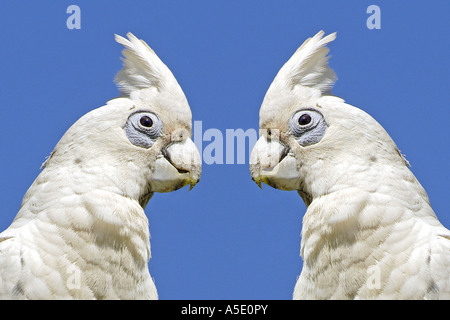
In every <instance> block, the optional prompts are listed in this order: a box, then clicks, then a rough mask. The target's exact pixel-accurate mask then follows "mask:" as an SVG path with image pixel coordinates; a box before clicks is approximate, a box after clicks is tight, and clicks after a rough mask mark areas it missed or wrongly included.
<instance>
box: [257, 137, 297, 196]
mask: <svg viewBox="0 0 450 320" xmlns="http://www.w3.org/2000/svg"><path fill="white" fill-rule="evenodd" d="M250 174H251V176H252V179H253V180H254V181H255V182H256V184H257V185H258V186H259V187H260V188H261V182H264V183H265V184H267V185H269V186H271V187H273V188H276V189H281V190H299V189H300V175H299V172H298V168H297V162H296V160H295V157H294V155H293V154H292V153H290V152H289V149H288V148H287V147H286V146H285V145H284V144H283V143H281V142H280V141H279V140H276V139H270V140H267V138H266V137H265V136H261V137H260V138H259V140H258V141H257V142H256V144H255V146H254V147H253V150H252V154H251V156H250Z"/></svg>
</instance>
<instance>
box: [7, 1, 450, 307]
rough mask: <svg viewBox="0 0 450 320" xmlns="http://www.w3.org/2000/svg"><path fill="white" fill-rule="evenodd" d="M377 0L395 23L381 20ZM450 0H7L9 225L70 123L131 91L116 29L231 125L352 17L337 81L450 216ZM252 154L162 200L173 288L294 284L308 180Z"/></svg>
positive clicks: (164, 275) (153, 265)
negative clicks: (76, 24)
mask: <svg viewBox="0 0 450 320" xmlns="http://www.w3.org/2000/svg"><path fill="white" fill-rule="evenodd" d="M71 4H75V5H78V6H79V7H80V9H81V29H79V30H75V29H74V30H69V29H68V28H67V27H66V20H67V18H68V17H69V14H67V13H66V9H67V7H68V6H69V5H71ZM371 4H375V5H378V6H379V7H380V9H381V29H374V30H369V29H368V28H367V26H366V20H367V19H368V18H369V14H367V13H366V9H367V7H368V6H369V5H371ZM448 12H450V2H448V1H437V0H432V1H414V2H411V1H410V2H408V1H395V2H393V1H370V2H369V1H345V2H344V1H339V2H338V1H285V0H282V1H235V0H229V1H206V0H205V1H199V0H194V1H158V2H156V1H137V0H135V1H132V2H130V1H127V2H126V1H85V0H74V1H70V2H69V1H53V2H50V1H36V0H34V1H20V2H18V1H1V2H0V28H1V30H2V42H3V44H2V46H1V47H2V49H1V50H0V68H1V70H2V77H1V79H0V83H1V85H0V88H1V94H0V106H1V109H0V115H1V116H0V123H1V125H0V135H1V136H2V139H1V140H0V150H1V157H0V161H1V162H0V164H1V170H0V179H1V181H2V183H1V186H2V187H1V188H2V192H1V193H0V203H2V205H3V209H2V214H1V215H0V229H1V230H3V229H5V228H6V227H7V226H8V225H9V224H10V223H11V221H12V220H13V218H14V216H15V215H16V213H17V211H18V209H19V206H20V203H21V200H22V197H23V195H24V193H25V192H26V190H27V188H28V187H29V186H30V185H31V183H32V182H33V180H34V179H35V178H36V176H37V175H38V174H39V167H40V165H41V163H42V162H43V161H44V159H45V157H46V156H47V155H49V154H50V152H51V151H52V149H53V147H54V146H55V144H56V143H57V142H58V140H59V139H60V137H61V136H62V135H63V134H64V132H65V131H66V130H67V129H68V128H69V127H70V125H71V124H72V123H74V122H75V121H76V120H77V119H78V118H79V117H81V116H82V115H83V114H85V113H87V112H89V111H90V110H92V109H95V108H97V107H100V106H102V105H104V103H105V102H106V101H107V100H109V99H111V98H114V97H116V96H117V95H118V90H117V89H116V87H115V85H114V83H113V77H114V75H115V74H116V72H117V71H119V69H120V68H121V61H120V59H119V57H120V56H121V50H122V48H121V46H120V45H118V44H117V43H116V42H115V41H114V33H117V34H120V35H125V34H126V33H127V32H129V31H131V32H133V33H134V34H135V35H136V36H138V37H139V38H141V39H144V40H145V41H146V42H147V43H148V44H149V45H150V46H151V47H152V48H153V49H154V50H155V52H156V53H157V54H158V55H159V57H160V58H161V59H162V60H163V61H164V62H165V63H166V64H167V65H168V67H169V68H170V69H171V70H172V72H173V73H174V75H175V76H176V78H177V80H178V82H179V83H180V85H181V86H182V88H183V90H184V92H185V94H186V96H187V99H188V101H189V103H190V106H191V109H192V113H193V120H198V121H202V127H203V131H205V130H207V129H209V128H216V129H218V130H220V131H221V132H223V134H224V136H225V131H226V129H238V128H242V129H244V130H247V129H251V128H253V129H255V130H256V129H257V128H258V115H259V108H260V105H261V102H262V100H263V98H264V94H265V92H266V90H267V88H268V87H269V85H270V83H271V82H272V80H273V78H274V77H275V75H276V73H277V72H278V70H279V68H280V67H281V66H282V65H283V64H284V63H285V62H286V61H287V59H288V58H289V57H290V56H291V55H292V54H293V52H294V51H295V50H296V49H297V47H298V46H300V45H301V43H302V42H303V41H304V40H305V39H306V38H308V37H310V36H312V35H314V34H315V33H316V32H317V31H319V30H321V29H323V30H324V31H325V32H326V33H327V34H328V33H331V32H334V31H337V32H338V34H337V40H336V41H334V42H333V43H332V44H331V45H330V48H331V52H330V54H331V56H332V58H331V59H330V65H331V67H332V68H333V69H334V70H335V72H336V73H337V75H338V81H337V83H336V85H335V87H334V90H333V93H334V94H335V95H337V96H340V97H342V98H344V99H345V100H346V101H347V102H348V103H350V104H352V105H354V106H357V107H359V108H361V109H363V110H364V111H366V112H368V113H369V114H371V115H372V116H373V117H374V118H375V119H377V120H378V121H379V122H380V123H381V124H382V125H383V126H384V127H385V129H386V130H387V131H388V132H389V134H390V135H391V137H392V138H393V139H394V141H395V142H396V143H397V145H398V146H399V148H400V149H401V151H402V153H404V154H405V155H406V157H407V159H408V160H409V161H410V163H411V164H412V168H411V169H412V171H413V172H414V174H415V175H416V177H417V178H418V179H419V181H420V182H421V184H422V185H423V186H424V187H425V189H426V190H427V192H428V195H429V197H430V200H431V204H432V206H433V208H434V210H435V212H436V214H437V216H438V217H439V219H440V220H441V222H442V223H443V224H444V225H445V226H446V227H447V228H449V227H450V212H449V210H448V206H449V204H450V202H449V200H448V199H449V197H448V190H449V187H450V179H449V178H450V170H449V167H448V163H447V162H448V159H449V158H450V153H449V140H448V138H449V126H448V123H449V120H450V119H449V115H450V111H449V110H450V109H449V106H448V105H449V102H448V101H450V86H449V80H448V79H449V72H450V62H449V57H450V46H449V44H450V42H449V37H448V33H449V31H450V19H449V18H448ZM209 143H210V142H208V141H204V142H203V147H206V146H207V145H208V144H209ZM246 156H247V157H246V163H245V164H221V165H218V164H212V165H207V164H204V165H203V175H202V178H201V182H200V183H199V184H198V185H197V186H196V187H195V188H194V189H193V190H192V191H191V192H188V189H187V188H184V189H181V190H178V191H176V192H172V193H168V194H155V195H154V196H153V198H152V199H151V201H150V202H149V205H148V206H147V208H146V213H147V216H148V218H149V223H150V233H151V247H152V259H151V260H150V264H149V265H150V272H151V274H152V276H153V277H154V279H155V283H156V286H157V288H158V292H159V296H160V298H161V299H290V298H291V297H292V292H293V288H294V284H295V281H296V278H297V276H298V275H299V273H300V270H301V266H302V262H301V259H300V256H299V252H300V231H301V221H302V217H303V214H304V212H305V210H306V209H305V206H304V204H303V202H302V201H301V199H300V197H299V196H298V195H297V193H296V192H285V191H279V190H275V189H272V188H270V187H268V186H266V185H264V186H263V189H262V190H261V189H259V188H258V187H257V185H256V184H255V183H254V182H253V181H252V180H251V178H250V174H249V169H248V152H247V154H246ZM224 157H225V151H224Z"/></svg>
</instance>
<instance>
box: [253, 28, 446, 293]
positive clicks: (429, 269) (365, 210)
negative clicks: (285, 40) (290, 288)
mask: <svg viewBox="0 0 450 320" xmlns="http://www.w3.org/2000/svg"><path fill="white" fill-rule="evenodd" d="M323 35H324V33H323V32H322V31H321V32H319V33H318V34H316V35H315V36H314V37H312V38H310V39H308V40H306V41H305V42H304V43H303V45H302V46H301V47H300V48H299V49H298V50H297V51H296V52H295V53H294V55H293V56H292V57H291V59H290V60H289V61H288V62H287V63H286V64H285V65H284V66H283V67H282V68H281V70H280V71H279V73H278V75H277V76H276V77H275V79H274V81H273V83H272V84H271V86H270V88H269V89H268V91H267V94H266V96H265V98H264V101H263V104H262V106H261V110H260V128H261V129H263V130H262V133H263V134H262V135H261V137H260V139H259V141H258V142H257V143H256V145H255V147H254V149H253V151H252V155H251V159H250V171H251V174H252V178H253V179H254V180H255V182H257V183H258V184H260V183H261V182H264V183H266V184H268V185H270V186H272V187H275V188H278V189H282V190H297V191H298V193H299V194H300V196H301V197H302V199H303V200H304V202H305V204H306V205H307V211H306V214H305V216H304V218H303V226H302V240H301V256H302V258H303V269H302V271H301V274H300V276H299V279H298V281H297V284H296V285H295V290H294V299H450V232H449V231H448V230H447V229H446V228H445V227H443V226H442V224H441V223H440V222H439V221H438V219H437V217H436V215H435V214H434V212H433V210H432V208H431V206H430V202H429V200H428V196H427V194H426V192H425V190H424V189H423V187H422V186H421V185H420V183H419V182H418V181H417V179H416V178H415V177H414V175H413V174H412V172H411V171H410V170H409V168H408V165H409V164H408V162H407V161H406V160H405V158H404V157H403V156H402V154H401V153H400V151H399V150H398V148H397V146H396V145H395V143H394V142H393V141H392V139H391V138H390V137H389V135H388V134H387V133H386V131H385V130H384V129H383V128H382V127H381V125H380V124H378V123H377V122H376V121H375V120H374V119H373V118H372V117H370V116H369V115H368V114H367V113H365V112H363V111H362V110H360V109H358V108H355V107H353V106H350V105H348V104H346V103H345V102H344V100H342V99H340V98H338V97H335V96H332V95H329V92H330V89H331V86H332V84H333V82H334V80H335V74H334V72H333V71H332V70H331V69H330V68H329V67H328V65H327V61H328V56H327V53H328V48H327V47H326V45H327V44H328V43H329V42H330V41H332V40H334V39H335V34H330V35H328V36H326V37H323Z"/></svg>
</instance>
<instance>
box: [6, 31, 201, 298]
mask: <svg viewBox="0 0 450 320" xmlns="http://www.w3.org/2000/svg"><path fill="white" fill-rule="evenodd" d="M116 41H117V42H118V43H120V44H122V45H124V47H125V49H124V50H123V52H122V53H123V55H124V57H125V58H124V59H123V68H122V70H121V71H120V72H119V73H118V74H117V76H116V78H115V81H116V83H117V85H118V87H119V89H120V93H121V97H119V98H116V99H113V100H110V101H108V102H107V104H106V105H105V106H103V107H100V108H98V109H95V110H93V111H91V112H89V113H87V114H86V115H84V116H83V117H81V118H80V119H79V120H78V121H77V122H75V124H74V125H72V127H71V128H70V129H69V130H68V131H67V132H66V133H65V134H64V136H63V137H62V138H61V140H60V141H59V142H58V144H57V145H56V147H55V149H54V151H53V152H52V153H51V155H50V157H49V158H48V159H47V160H46V161H45V163H44V165H43V170H42V172H41V173H40V174H39V176H38V177H37V179H36V180H35V181H34V183H33V184H32V185H31V187H30V188H29V189H28V191H27V192H26V194H25V196H24V198H23V202H22V205H21V207H20V211H19V212H18V214H17V216H16V218H15V219H14V221H13V222H12V224H11V225H10V226H9V227H8V228H7V229H6V230H5V231H3V232H2V233H1V234H0V298H3V299H11V298H12V299H157V298H158V295H157V291H156V288H155V285H154V283H153V280H152V278H151V276H150V273H149V270H148V261H149V259H150V234H149V226H148V220H147V217H146V215H145V213H144V208H145V206H146V205H147V202H148V201H149V199H150V197H151V196H152V195H153V193H154V192H170V191H174V190H176V189H179V188H181V187H183V186H185V185H187V184H190V186H191V187H193V186H194V185H195V184H196V183H197V182H198V180H199V178H200V174H201V159H200V155H199V152H198V150H197V148H196V147H195V145H194V143H193V142H192V140H191V139H190V136H191V122H192V120H191V110H190V108H189V105H188V102H187V100H186V97H185V95H184V93H183V91H182V89H181V87H180V86H179V84H178V83H177V81H176V79H175V77H174V76H173V74H172V73H171V71H170V70H169V69H168V68H167V67H166V65H164V63H163V62H162V61H161V60H160V59H159V58H158V56H157V55H156V54H155V52H154V51H153V50H152V49H151V48H150V47H149V46H148V45H147V44H146V43H145V42H144V41H142V40H139V39H137V38H136V37H135V36H134V35H132V34H131V33H129V34H128V39H125V38H123V37H121V36H117V35H116Z"/></svg>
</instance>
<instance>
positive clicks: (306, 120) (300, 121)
mask: <svg viewBox="0 0 450 320" xmlns="http://www.w3.org/2000/svg"><path fill="white" fill-rule="evenodd" d="M311 120H312V119H311V116H310V115H309V114H306V113H305V114H302V115H301V116H300V117H299V118H298V124H299V125H301V126H304V125H307V124H309V123H310V122H311Z"/></svg>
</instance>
